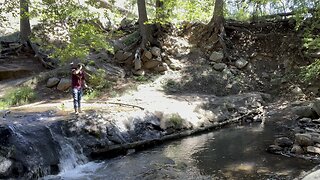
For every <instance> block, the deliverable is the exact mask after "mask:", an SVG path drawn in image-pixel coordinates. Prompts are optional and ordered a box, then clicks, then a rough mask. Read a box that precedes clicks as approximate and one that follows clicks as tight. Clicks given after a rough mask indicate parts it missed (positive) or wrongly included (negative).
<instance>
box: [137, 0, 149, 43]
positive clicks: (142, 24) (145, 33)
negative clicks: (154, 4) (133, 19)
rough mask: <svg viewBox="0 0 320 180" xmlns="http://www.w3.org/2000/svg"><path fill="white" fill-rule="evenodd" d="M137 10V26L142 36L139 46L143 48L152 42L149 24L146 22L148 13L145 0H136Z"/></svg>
mask: <svg viewBox="0 0 320 180" xmlns="http://www.w3.org/2000/svg"><path fill="white" fill-rule="evenodd" d="M137 4H138V11H139V28H140V35H141V37H142V42H141V48H143V49H145V48H146V46H147V45H148V43H150V42H152V36H151V30H150V26H149V25H147V24H146V22H147V21H148V15H147V10H146V2H145V0H137Z"/></svg>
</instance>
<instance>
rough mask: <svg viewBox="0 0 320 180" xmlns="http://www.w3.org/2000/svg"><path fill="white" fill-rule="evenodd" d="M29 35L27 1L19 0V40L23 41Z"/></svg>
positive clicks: (27, 38)
mask: <svg viewBox="0 0 320 180" xmlns="http://www.w3.org/2000/svg"><path fill="white" fill-rule="evenodd" d="M30 35H31V26H30V19H29V2H28V0H20V40H21V42H22V43H25V42H27V41H28V40H29V37H30Z"/></svg>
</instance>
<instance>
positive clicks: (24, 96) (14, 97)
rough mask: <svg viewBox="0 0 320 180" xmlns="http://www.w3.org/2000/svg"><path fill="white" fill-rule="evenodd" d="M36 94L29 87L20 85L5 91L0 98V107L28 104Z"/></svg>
mask: <svg viewBox="0 0 320 180" xmlns="http://www.w3.org/2000/svg"><path fill="white" fill-rule="evenodd" d="M35 97H36V95H35V92H34V90H33V89H32V88H30V87H20V88H17V89H14V90H11V91H9V92H7V93H6V94H5V95H4V97H3V99H2V100H0V108H7V107H10V106H18V105H23V104H28V103H30V102H32V101H33V100H34V99H35Z"/></svg>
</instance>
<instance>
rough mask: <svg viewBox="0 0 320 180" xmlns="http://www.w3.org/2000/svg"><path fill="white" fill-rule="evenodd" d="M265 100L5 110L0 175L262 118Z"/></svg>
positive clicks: (28, 172) (19, 174)
mask: <svg viewBox="0 0 320 180" xmlns="http://www.w3.org/2000/svg"><path fill="white" fill-rule="evenodd" d="M269 100H270V96H269V95H267V94H263V93H247V94H241V95H232V96H225V97H216V96H201V97H197V98H195V100H193V101H192V104H194V106H192V107H194V108H193V109H192V111H190V112H189V110H187V108H186V107H179V108H182V109H183V108H185V110H186V111H181V112H182V113H181V112H179V111H177V112H174V111H172V112H170V113H169V112H162V111H150V110H148V109H140V108H130V110H129V108H125V107H120V108H118V109H117V110H115V109H112V111H111V110H104V109H101V110H90V111H87V112H86V113H84V114H81V115H80V116H73V115H70V116H58V115H57V114H56V112H54V111H47V112H42V113H37V114H32V113H31V114H26V113H25V114H19V113H15V112H11V113H8V112H7V111H3V112H2V115H1V118H2V121H1V125H0V134H1V140H0V154H1V155H0V167H1V168H0V177H1V178H25V179H36V178H39V177H42V176H45V175H48V174H57V173H59V172H60V171H63V170H64V169H66V168H74V167H75V166H76V165H78V164H81V163H85V162H88V161H90V160H94V159H104V158H108V157H114V156H116V155H120V154H128V153H132V152H135V151H136V150H140V149H144V148H146V147H148V146H150V145H156V144H159V143H161V142H163V141H166V140H171V139H175V138H180V137H184V136H187V135H191V134H195V133H199V132H204V131H209V130H212V129H214V128H221V127H223V126H225V125H227V124H230V123H239V122H261V121H263V118H264V114H265V112H264V108H263V107H264V106H265V105H266V103H267V102H268V101H269ZM177 109H178V107H177Z"/></svg>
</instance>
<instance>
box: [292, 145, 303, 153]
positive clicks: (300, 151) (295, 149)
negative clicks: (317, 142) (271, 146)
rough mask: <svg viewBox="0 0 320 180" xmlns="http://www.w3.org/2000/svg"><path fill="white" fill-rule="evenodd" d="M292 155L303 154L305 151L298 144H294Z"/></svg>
mask: <svg viewBox="0 0 320 180" xmlns="http://www.w3.org/2000/svg"><path fill="white" fill-rule="evenodd" d="M290 152H291V153H294V154H303V153H304V151H303V149H302V147H301V146H299V145H297V144H294V145H293V146H292V148H291V150H290Z"/></svg>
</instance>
